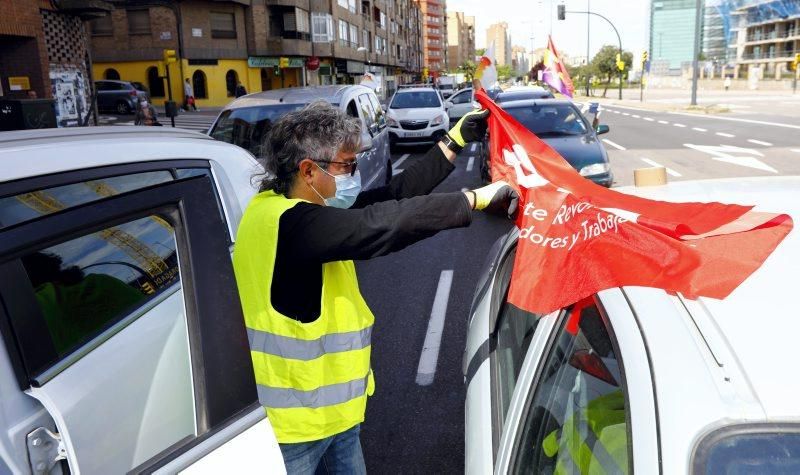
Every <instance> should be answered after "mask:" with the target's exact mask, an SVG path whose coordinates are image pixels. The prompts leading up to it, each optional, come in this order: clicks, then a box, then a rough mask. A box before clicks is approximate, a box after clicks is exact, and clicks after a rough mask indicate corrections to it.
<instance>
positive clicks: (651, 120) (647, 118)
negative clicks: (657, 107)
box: [644, 117, 655, 122]
mask: <svg viewBox="0 0 800 475" xmlns="http://www.w3.org/2000/svg"><path fill="white" fill-rule="evenodd" d="M644 120H646V121H648V122H653V121H655V119H651V118H650V117H645V118H644Z"/></svg>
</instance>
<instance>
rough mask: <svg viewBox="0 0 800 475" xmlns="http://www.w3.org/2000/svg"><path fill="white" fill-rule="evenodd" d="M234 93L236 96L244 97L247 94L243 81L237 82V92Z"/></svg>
mask: <svg viewBox="0 0 800 475" xmlns="http://www.w3.org/2000/svg"><path fill="white" fill-rule="evenodd" d="M234 95H235V96H236V97H242V96H246V95H247V89H245V88H244V86H243V85H242V83H241V82H237V83H236V92H235V94H234Z"/></svg>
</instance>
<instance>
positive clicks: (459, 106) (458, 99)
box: [444, 87, 476, 124]
mask: <svg viewBox="0 0 800 475" xmlns="http://www.w3.org/2000/svg"><path fill="white" fill-rule="evenodd" d="M474 100H475V96H474V94H473V89H472V88H471V87H468V88H465V89H462V90H460V91H458V92H456V93H455V94H453V95H452V96H450V97H449V98H448V99H447V100H446V101H444V108H445V110H446V111H447V115H448V117H449V118H450V123H451V124H455V123H456V122H458V119H460V118H462V117H464V115H465V114H466V113H468V112H471V111H473V110H475V105H476V104H474V103H473V101H474Z"/></svg>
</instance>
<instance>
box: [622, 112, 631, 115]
mask: <svg viewBox="0 0 800 475" xmlns="http://www.w3.org/2000/svg"><path fill="white" fill-rule="evenodd" d="M622 115H630V114H628V113H627V112H623V113H622Z"/></svg>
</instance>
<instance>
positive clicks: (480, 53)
mask: <svg viewBox="0 0 800 475" xmlns="http://www.w3.org/2000/svg"><path fill="white" fill-rule="evenodd" d="M484 53H486V48H478V49H476V50H475V56H483V54H484Z"/></svg>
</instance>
